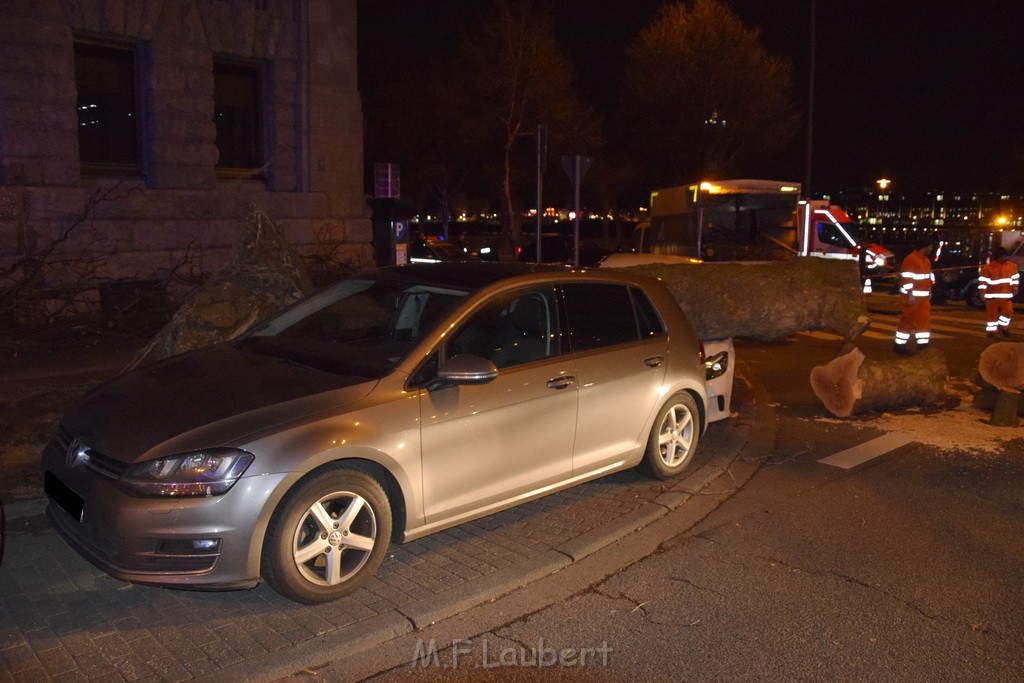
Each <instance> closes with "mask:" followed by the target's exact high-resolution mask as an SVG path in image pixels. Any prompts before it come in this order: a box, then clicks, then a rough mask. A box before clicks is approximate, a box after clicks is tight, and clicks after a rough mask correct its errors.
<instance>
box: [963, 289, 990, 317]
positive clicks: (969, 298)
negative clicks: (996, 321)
mask: <svg viewBox="0 0 1024 683" xmlns="http://www.w3.org/2000/svg"><path fill="white" fill-rule="evenodd" d="M964 301H966V302H967V305H968V306H970V307H971V308H973V309H975V310H979V311H980V310H982V309H983V308H985V297H984V296H983V295H982V293H981V290H980V289H978V285H971V286H970V287H968V288H967V292H965V293H964Z"/></svg>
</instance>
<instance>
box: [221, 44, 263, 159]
mask: <svg viewBox="0 0 1024 683" xmlns="http://www.w3.org/2000/svg"><path fill="white" fill-rule="evenodd" d="M213 118H214V123H215V124H216V127H217V140H216V143H217V150H218V151H219V152H220V159H219V160H218V161H217V166H218V167H220V168H240V169H253V168H259V167H260V166H262V165H263V150H262V144H261V139H260V135H261V133H260V129H261V126H260V70H259V67H258V66H255V65H250V64H234V63H224V62H215V63H214V65H213Z"/></svg>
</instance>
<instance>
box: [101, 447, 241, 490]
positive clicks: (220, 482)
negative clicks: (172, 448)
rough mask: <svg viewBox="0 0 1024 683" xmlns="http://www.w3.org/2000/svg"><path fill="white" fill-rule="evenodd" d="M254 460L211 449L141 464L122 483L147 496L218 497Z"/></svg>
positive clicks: (237, 452)
mask: <svg viewBox="0 0 1024 683" xmlns="http://www.w3.org/2000/svg"><path fill="white" fill-rule="evenodd" d="M252 461H253V455H252V453H247V452H245V451H242V450H238V449H236V448H212V449H209V450H203V451H196V452H193V453H184V454H182V455H174V456H170V457H166V458H159V459H157V460H150V461H149V462H143V463H139V464H138V465H135V466H134V467H132V468H130V469H129V470H128V471H127V472H126V473H125V474H124V476H123V477H122V478H121V483H122V484H123V485H124V486H125V487H127V488H128V489H129V490H131V491H133V492H135V493H141V494H142V495H145V496H217V495H220V494H222V493H226V492H227V491H228V490H229V489H230V488H231V487H232V486H234V484H235V482H236V481H238V478H239V477H241V476H242V474H243V473H244V472H245V470H246V469H247V468H248V467H249V465H250V464H252Z"/></svg>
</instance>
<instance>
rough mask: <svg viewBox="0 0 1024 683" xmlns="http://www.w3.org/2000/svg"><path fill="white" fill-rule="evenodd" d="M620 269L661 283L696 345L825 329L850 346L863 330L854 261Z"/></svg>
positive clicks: (861, 296) (776, 337)
mask: <svg viewBox="0 0 1024 683" xmlns="http://www.w3.org/2000/svg"><path fill="white" fill-rule="evenodd" d="M623 270H628V271H632V272H635V273H638V274H642V275H647V276H650V277H656V278H659V279H661V280H662V281H664V282H665V285H666V286H667V287H668V289H669V291H671V292H672V295H673V296H674V297H675V299H676V301H678V302H679V306H680V308H682V309H683V311H684V312H685V313H686V315H687V317H688V318H689V319H690V322H691V323H693V326H694V327H695V328H696V330H697V335H698V336H699V337H700V338H701V339H725V338H727V337H745V338H747V339H754V340H758V341H766V342H773V341H779V340H782V339H785V338H786V337H788V336H789V335H791V334H793V333H795V332H805V331H815V330H823V331H827V332H833V333H835V334H838V335H840V336H842V337H843V338H844V339H846V340H848V341H850V340H853V339H855V338H856V337H857V336H858V335H859V334H860V333H861V332H863V331H864V329H865V328H866V327H867V323H868V317H867V307H866V306H865V304H864V294H863V291H862V290H861V284H860V276H859V274H858V271H857V265H856V263H854V262H853V261H837V260H829V259H819V258H800V259H791V260H789V261H778V262H771V263H701V264H696V265H688V264H664V263H658V264H647V265H642V266H630V267H628V268H623Z"/></svg>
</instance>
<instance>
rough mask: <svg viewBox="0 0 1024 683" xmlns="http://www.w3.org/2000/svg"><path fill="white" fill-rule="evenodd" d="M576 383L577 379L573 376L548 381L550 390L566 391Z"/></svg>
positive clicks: (563, 376)
mask: <svg viewBox="0 0 1024 683" xmlns="http://www.w3.org/2000/svg"><path fill="white" fill-rule="evenodd" d="M575 381H576V378H575V377H573V376H572V375H562V376H561V377H554V378H552V379H549V380H548V389H565V388H566V387H569V386H572V383H573V382H575Z"/></svg>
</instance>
